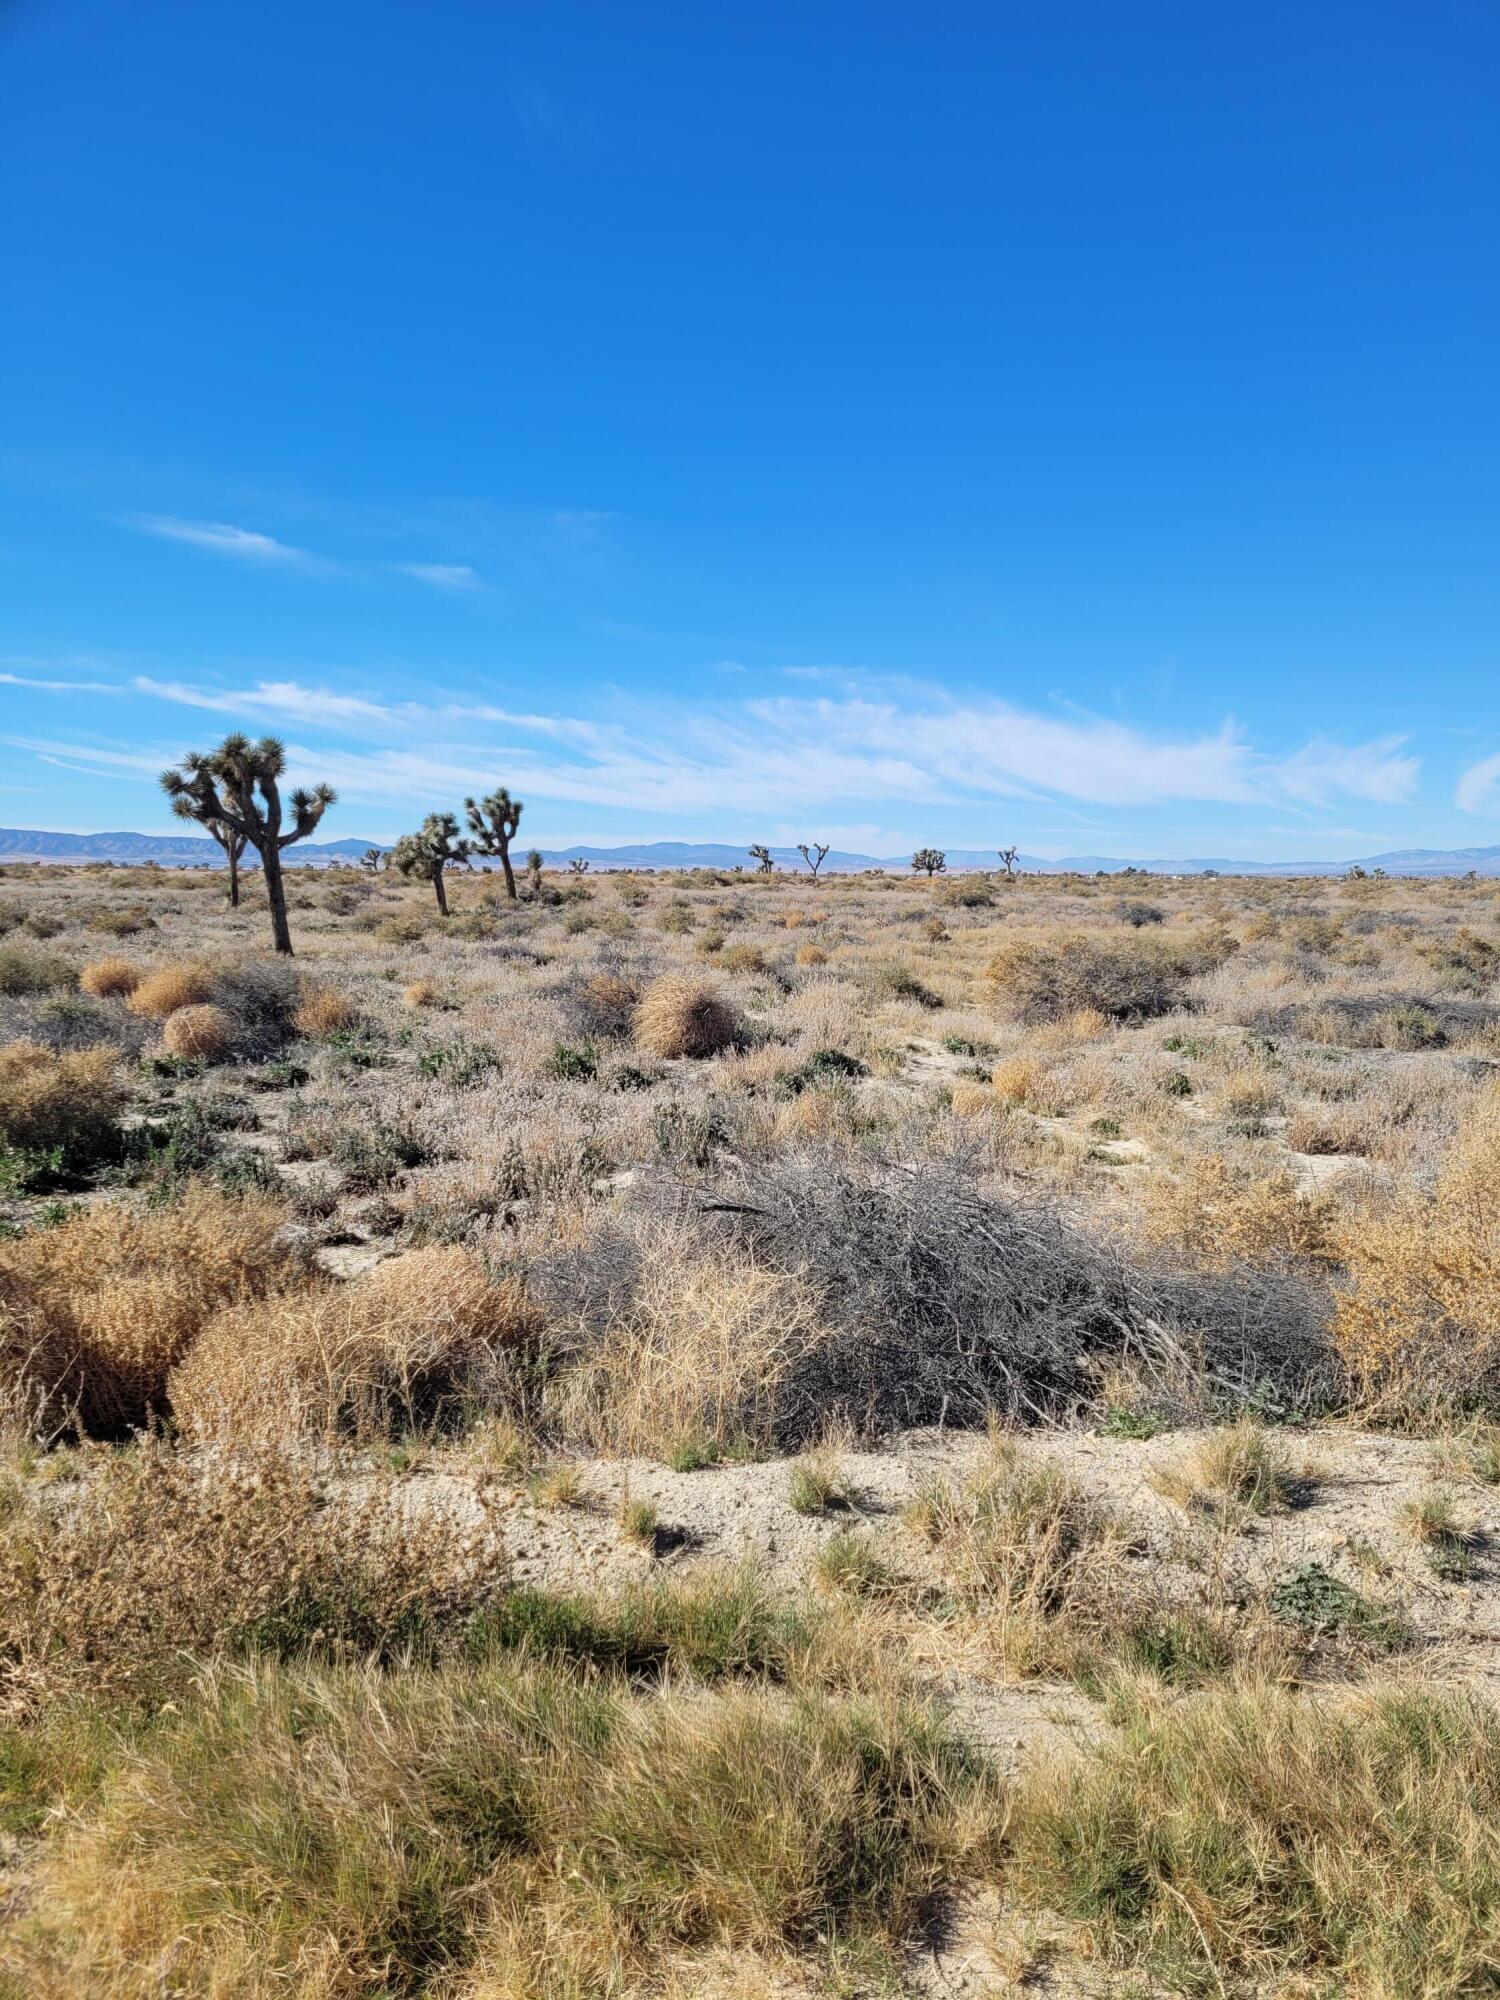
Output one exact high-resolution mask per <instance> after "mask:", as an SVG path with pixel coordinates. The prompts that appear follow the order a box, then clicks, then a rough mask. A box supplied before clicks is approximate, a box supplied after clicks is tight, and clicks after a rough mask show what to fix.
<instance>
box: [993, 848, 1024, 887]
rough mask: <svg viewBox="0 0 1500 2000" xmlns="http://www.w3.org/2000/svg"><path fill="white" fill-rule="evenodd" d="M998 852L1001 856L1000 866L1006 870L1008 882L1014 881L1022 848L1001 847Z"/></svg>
mask: <svg viewBox="0 0 1500 2000" xmlns="http://www.w3.org/2000/svg"><path fill="white" fill-rule="evenodd" d="M996 852H997V853H998V854H999V856H1000V866H1001V867H1002V868H1003V869H1004V870H1005V879H1006V881H1007V882H1011V881H1014V879H1015V873H1016V863H1017V861H1019V860H1020V858H1021V850H1020V848H1019V847H1001V848H997V849H996Z"/></svg>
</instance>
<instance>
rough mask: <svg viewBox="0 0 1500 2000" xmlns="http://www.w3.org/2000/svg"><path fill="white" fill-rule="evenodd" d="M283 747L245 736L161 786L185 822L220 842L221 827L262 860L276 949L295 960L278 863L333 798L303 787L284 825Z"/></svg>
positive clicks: (197, 754) (193, 759)
mask: <svg viewBox="0 0 1500 2000" xmlns="http://www.w3.org/2000/svg"><path fill="white" fill-rule="evenodd" d="M285 770H286V747H285V745H284V744H282V743H280V742H278V741H277V739H276V738H275V737H274V736H263V737H262V738H261V739H260V741H259V742H258V743H252V742H251V741H250V739H249V737H248V736H240V735H238V734H236V735H234V736H226V737H225V738H224V741H223V742H222V743H221V744H220V745H219V747H218V749H217V750H194V751H191V752H189V754H188V755H187V756H186V757H184V758H183V760H182V767H181V769H180V770H179V769H173V770H170V771H163V772H162V774H161V787H162V790H163V791H164V792H165V793H166V794H167V797H168V798H169V799H170V800H171V801H172V810H173V812H175V813H176V814H177V815H178V816H179V817H180V818H182V819H195V820H197V822H198V824H199V825H200V826H203V827H206V828H207V829H208V831H209V832H210V833H212V834H213V836H214V838H215V839H216V840H218V839H220V837H221V836H220V835H219V833H218V832H217V831H216V829H217V828H219V827H224V828H226V829H227V830H228V831H229V832H231V833H237V834H240V835H242V836H243V838H244V840H245V841H246V842H247V843H248V845H249V846H251V847H253V848H254V849H255V851H256V853H257V854H258V855H259V856H260V865H261V868H262V870H263V871H264V873H265V878H266V900H267V902H268V903H269V904H270V906H271V935H272V937H273V938H274V939H275V942H276V949H277V950H278V951H280V952H285V953H286V955H287V956H288V957H290V956H291V953H292V933H291V930H290V928H289V927H288V924H287V920H286V883H285V882H284V880H283V879H282V873H281V856H282V853H283V851H284V850H285V849H286V848H288V847H290V846H291V845H292V844H293V842H294V841H298V840H306V838H307V836H308V835H309V834H310V833H311V832H312V831H313V830H314V828H315V827H316V826H317V824H318V822H319V820H321V819H322V817H323V815H324V813H325V812H327V810H328V808H329V807H330V806H331V805H332V804H333V802H334V799H335V797H336V794H335V792H334V790H333V787H332V786H331V785H315V786H314V787H313V789H312V790H311V791H310V792H309V791H304V790H303V789H302V788H301V787H300V786H299V787H298V789H297V790H296V791H294V792H293V793H292V795H291V797H290V798H289V799H288V800H287V801H286V806H288V807H290V809H291V824H290V826H286V825H285V819H286V810H285V807H284V806H283V804H282V798H281V779H282V775H283V773H284V772H285Z"/></svg>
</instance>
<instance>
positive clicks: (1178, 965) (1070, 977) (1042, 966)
mask: <svg viewBox="0 0 1500 2000" xmlns="http://www.w3.org/2000/svg"><path fill="white" fill-rule="evenodd" d="M1233 948H1234V947H1233V944H1232V941H1230V940H1228V939H1225V938H1222V937H1219V936H1217V935H1214V936H1208V937H1201V938H1194V939H1188V938H1182V939H1177V940H1171V941H1167V940H1160V939H1156V938H1146V937H1133V938H1130V939H1113V938H1112V939H1110V940H1109V941H1108V942H1104V941H1101V940H1099V939H1096V938H1090V937H1085V936H1083V935H1082V934H1081V933H1080V934H1075V935H1072V936H1064V937H1061V938H1057V939H1051V938H1048V939H1042V940H1035V939H1031V940H1027V939H1017V940H1016V941H1015V942H1014V943H1011V944H1007V945H1004V946H1002V948H1001V949H1000V951H998V952H997V953H996V955H995V956H994V958H993V959H992V960H991V961H990V964H989V968H988V974H987V977H988V979H989V981H990V984H991V986H992V987H993V988H994V991H995V994H996V996H997V998H998V999H1000V1000H1001V1001H1003V1002H1004V1003H1005V1004H1006V1005H1007V1006H1008V1007H1009V1008H1010V1010H1011V1011H1012V1012H1013V1013H1014V1014H1015V1015H1016V1016H1018V1018H1020V1019H1021V1020H1023V1021H1058V1020H1062V1019H1064V1018H1065V1017H1066V1016H1067V1015H1069V1014H1072V1013H1075V1012H1077V1011H1078V1010H1079V1009H1083V1008H1088V1009H1091V1010H1093V1011H1094V1012H1096V1013H1100V1014H1103V1015H1106V1016H1107V1017H1108V1018H1109V1019H1110V1020H1115V1021H1121V1020H1140V1019H1145V1018H1147V1017H1149V1016H1152V1015H1156V1014H1166V1013H1169V1012H1170V1011H1171V1010H1172V1009H1173V1008H1174V1007H1180V1006H1182V1005H1183V1004H1184V1003H1185V1001H1186V999H1187V982H1188V980H1189V979H1191V978H1193V977H1194V976H1196V975H1197V974H1199V973H1203V972H1210V971H1212V970H1213V969H1214V968H1215V967H1216V966H1218V965H1221V964H1222V963H1223V962H1224V960H1225V959H1226V958H1227V957H1228V956H1229V954H1230V952H1231V951H1232V950H1233Z"/></svg>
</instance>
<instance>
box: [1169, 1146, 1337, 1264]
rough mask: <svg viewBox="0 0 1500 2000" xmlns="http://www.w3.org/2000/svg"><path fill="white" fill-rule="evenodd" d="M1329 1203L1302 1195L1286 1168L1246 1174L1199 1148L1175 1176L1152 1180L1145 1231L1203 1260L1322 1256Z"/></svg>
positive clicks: (1322, 1197) (1325, 1250)
mask: <svg viewBox="0 0 1500 2000" xmlns="http://www.w3.org/2000/svg"><path fill="white" fill-rule="evenodd" d="M1329 1225H1330V1204H1329V1201H1328V1198H1327V1196H1326V1195H1324V1194H1321V1193H1318V1192H1313V1193H1309V1194H1303V1193H1302V1192H1301V1190H1300V1189H1299V1188H1298V1186H1297V1183H1296V1181H1295V1180H1294V1179H1293V1177H1292V1175H1291V1174H1289V1173H1287V1172H1285V1171H1278V1172H1276V1173H1271V1174H1264V1175H1260V1176H1258V1177H1254V1178H1252V1177H1250V1176H1248V1175H1245V1174H1242V1173H1239V1172H1237V1171H1236V1170H1235V1168H1234V1167H1232V1166H1231V1165H1230V1163H1229V1162H1228V1161H1227V1160H1226V1159H1224V1158H1223V1157H1222V1155H1220V1154H1218V1153H1205V1154H1203V1155H1202V1156H1200V1157H1199V1158H1197V1159H1195V1160H1193V1161H1191V1162H1190V1164H1189V1165H1188V1167H1187V1169H1186V1170H1185V1172H1184V1173H1183V1174H1182V1176H1181V1177H1180V1179H1177V1180H1170V1179H1165V1178H1164V1179H1162V1180H1159V1181H1154V1182H1153V1183H1152V1184H1151V1190H1150V1196H1149V1200H1148V1206H1147V1210H1146V1226H1147V1231H1148V1234H1150V1235H1151V1236H1153V1237H1154V1238H1156V1239H1157V1240H1158V1241H1160V1242H1170V1243H1178V1244H1182V1245H1185V1246H1188V1247H1191V1248H1193V1249H1194V1251H1195V1254H1197V1255H1198V1256H1200V1257H1202V1258H1203V1260H1204V1261H1205V1262H1206V1263H1209V1264H1215V1263H1217V1264H1224V1263H1228V1262H1232V1261H1233V1260H1234V1259H1236V1258H1239V1257H1266V1256H1278V1255H1280V1256H1291V1257H1311V1258H1325V1257H1327V1256H1328V1254H1329Z"/></svg>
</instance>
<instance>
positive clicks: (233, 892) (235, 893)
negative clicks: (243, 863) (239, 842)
mask: <svg viewBox="0 0 1500 2000" xmlns="http://www.w3.org/2000/svg"><path fill="white" fill-rule="evenodd" d="M225 852H226V853H227V854H228V856H229V907H230V909H231V910H237V909H238V908H239V906H240V857H239V855H238V854H237V853H236V851H235V849H234V847H233V846H230V847H228V848H226V849H225Z"/></svg>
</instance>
